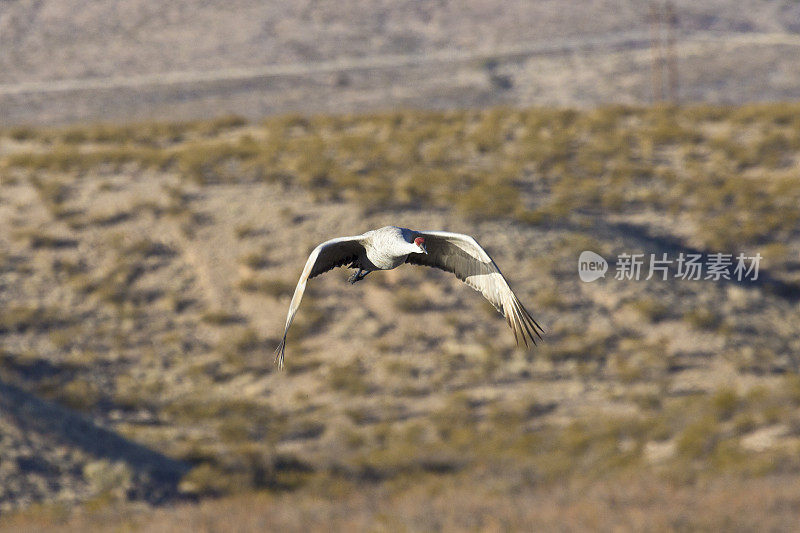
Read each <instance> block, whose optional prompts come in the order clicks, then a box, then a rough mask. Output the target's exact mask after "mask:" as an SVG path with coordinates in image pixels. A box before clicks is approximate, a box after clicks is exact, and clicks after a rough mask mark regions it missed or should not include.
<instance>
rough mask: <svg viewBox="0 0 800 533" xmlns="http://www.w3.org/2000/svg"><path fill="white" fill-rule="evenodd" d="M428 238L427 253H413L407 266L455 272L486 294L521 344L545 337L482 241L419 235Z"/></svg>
mask: <svg viewBox="0 0 800 533" xmlns="http://www.w3.org/2000/svg"><path fill="white" fill-rule="evenodd" d="M418 233H419V235H420V236H421V237H423V238H424V239H425V247H426V249H427V251H428V253H427V254H417V253H414V254H410V255H409V256H408V258H407V259H406V263H410V264H412V265H423V266H429V267H434V268H439V269H442V270H445V271H447V272H452V273H453V274H455V275H456V277H457V278H458V279H460V280H461V281H463V282H465V283H466V284H467V285H469V286H470V287H472V288H473V289H475V290H476V291H478V292H480V293H481V294H483V296H484V297H485V298H486V299H487V300H489V301H490V302H491V303H492V305H494V307H495V309H497V310H498V311H499V312H500V313H502V315H503V316H504V317H506V321H507V322H508V325H509V326H510V327H511V330H512V331H513V332H514V338H515V339H516V341H517V344H520V343H521V342H522V343H525V346H526V347H527V346H528V341H529V340H530V341H531V342H533V344H536V337H538V338H539V339H541V338H542V336H541V334H542V333H543V332H544V330H543V329H542V328H541V326H539V324H538V323H537V322H536V321H535V320H534V319H533V317H532V316H531V314H530V313H529V312H528V310H527V309H525V306H524V305H522V303H521V302H520V301H519V299H518V298H517V296H516V295H515V294H514V292H513V291H512V290H511V287H509V286H508V282H507V281H506V278H505V277H503V274H502V273H501V272H500V269H499V268H497V265H496V264H495V263H494V261H492V258H491V257H489V254H487V253H486V250H484V249H483V247H481V245H480V244H478V242H477V241H476V240H475V239H473V238H472V237H470V236H469V235H464V234H461V233H448V232H445V231H423V232H418Z"/></svg>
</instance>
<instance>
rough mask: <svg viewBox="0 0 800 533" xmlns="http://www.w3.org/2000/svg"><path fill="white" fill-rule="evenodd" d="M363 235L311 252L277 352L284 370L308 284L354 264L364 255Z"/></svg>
mask: <svg viewBox="0 0 800 533" xmlns="http://www.w3.org/2000/svg"><path fill="white" fill-rule="evenodd" d="M363 237H364V236H363V235H357V236H355V237H339V238H338V239H331V240H329V241H325V242H323V243H322V244H320V245H319V246H317V247H316V248H314V251H312V252H311V255H309V256H308V261H306V266H305V268H303V273H302V274H300V280H299V281H298V282H297V287H296V288H295V289H294V296H292V303H290V304H289V313H288V314H287V315H286V328H285V329H284V331H283V339H282V340H281V343H280V344H279V345H278V348H277V349H276V350H275V364H277V365H278V367H280V368H283V353H284V351H285V350H286V335H287V333H289V326H291V325H292V320H294V315H295V314H296V313H297V308H298V307H300V300H302V299H303V293H304V292H305V290H306V282H307V281H308V280H309V279H310V278H313V277H316V276H319V275H320V274H324V273H325V272H327V271H329V270H331V269H333V268H335V267H338V266H342V265H346V264H348V263H352V262H353V261H355V260H356V259H358V257H359V256H360V255H362V254H363V253H364V245H363V244H361V239H362V238H363Z"/></svg>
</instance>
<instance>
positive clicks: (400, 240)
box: [275, 226, 543, 368]
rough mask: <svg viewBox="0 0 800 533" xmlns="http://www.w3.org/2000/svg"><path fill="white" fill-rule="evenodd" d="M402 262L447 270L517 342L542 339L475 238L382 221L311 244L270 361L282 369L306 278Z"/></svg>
mask: <svg viewBox="0 0 800 533" xmlns="http://www.w3.org/2000/svg"><path fill="white" fill-rule="evenodd" d="M403 263H410V264H412V265H423V266H429V267H434V268H439V269H442V270H445V271H447V272H452V273H453V274H455V275H456V277H458V279H460V280H461V281H463V282H465V283H466V284H467V285H469V286H470V287H472V288H473V289H475V290H476V291H479V292H480V293H481V294H483V296H484V297H485V298H486V299H487V300H489V302H491V303H492V305H494V307H495V308H496V309H497V310H498V311H499V312H500V313H501V314H502V315H503V316H504V317H505V318H506V321H507V322H508V325H509V326H510V327H511V330H512V331H513V332H514V338H515V339H516V341H517V345H519V344H520V342H523V343H524V344H525V346H526V347H527V346H528V341H529V340H530V341H531V342H533V344H536V337H539V339H541V338H542V337H541V333H542V332H543V330H542V328H541V326H539V324H537V323H536V321H535V320H534V319H533V317H532V316H531V315H530V313H529V312H528V310H527V309H525V307H524V306H523V305H522V303H521V302H520V301H519V300H518V299H517V297H516V295H515V294H514V292H513V291H512V290H511V287H509V286H508V282H507V281H506V279H505V278H504V277H503V274H502V273H501V272H500V269H499V268H497V265H496V264H495V263H494V261H492V258H491V257H489V254H487V253H486V250H484V249H483V248H482V247H481V245H480V244H478V243H477V241H476V240H475V239H473V238H472V237H470V236H469V235H463V234H461V233H448V232H445V231H414V230H410V229H407V228H398V227H396V226H385V227H383V228H380V229H376V230H372V231H368V232H366V233H364V234H363V235H356V236H354V237H339V238H337V239H331V240H329V241H325V242H323V243H322V244H320V245H319V246H317V247H316V248H314V251H312V252H311V255H309V256H308V261H306V266H305V268H303V273H302V274H301V275H300V281H298V282H297V287H296V288H295V290H294V296H292V302H291V303H290V304H289V313H288V315H287V316H286V328H285V329H284V332H283V340H281V343H280V344H279V345H278V348H277V349H276V350H275V364H277V365H278V366H279V367H280V368H283V354H284V351H285V349H286V335H287V333H288V332H289V326H291V325H292V320H294V316H295V314H296V313H297V308H298V307H300V300H302V299H303V293H304V292H305V290H306V282H307V281H308V280H309V279H310V278H313V277H316V276H319V275H320V274H323V273H325V272H327V271H329V270H331V269H333V268H334V267H339V266H344V265H347V267H348V268H357V269H358V271H357V272H356V273H355V274H353V275H352V276H351V277H350V278H349V280H348V281H349V282H350V283H355V282H357V281H361V280H362V279H364V277H365V276H366V275H367V274H369V273H370V272H372V271H374V270H391V269H393V268H396V267H398V266H400V265H402V264H403Z"/></svg>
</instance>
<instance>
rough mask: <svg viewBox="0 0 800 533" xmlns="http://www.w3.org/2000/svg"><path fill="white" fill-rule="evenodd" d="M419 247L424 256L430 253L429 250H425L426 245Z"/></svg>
mask: <svg viewBox="0 0 800 533" xmlns="http://www.w3.org/2000/svg"><path fill="white" fill-rule="evenodd" d="M419 247H420V248H421V249H422V253H423V254H427V253H428V250H427V249H426V248H425V245H424V244H420V245H419Z"/></svg>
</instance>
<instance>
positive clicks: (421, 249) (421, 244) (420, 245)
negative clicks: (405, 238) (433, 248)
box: [414, 237, 428, 254]
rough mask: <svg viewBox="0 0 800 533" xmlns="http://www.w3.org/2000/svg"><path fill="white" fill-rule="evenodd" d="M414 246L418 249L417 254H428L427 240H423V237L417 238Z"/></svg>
mask: <svg viewBox="0 0 800 533" xmlns="http://www.w3.org/2000/svg"><path fill="white" fill-rule="evenodd" d="M414 244H415V245H416V247H417V253H420V254H427V253H428V250H427V249H426V248H425V239H423V238H422V237H417V238H416V239H414Z"/></svg>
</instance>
